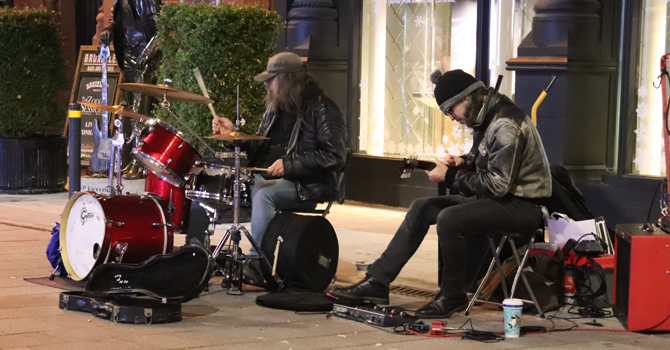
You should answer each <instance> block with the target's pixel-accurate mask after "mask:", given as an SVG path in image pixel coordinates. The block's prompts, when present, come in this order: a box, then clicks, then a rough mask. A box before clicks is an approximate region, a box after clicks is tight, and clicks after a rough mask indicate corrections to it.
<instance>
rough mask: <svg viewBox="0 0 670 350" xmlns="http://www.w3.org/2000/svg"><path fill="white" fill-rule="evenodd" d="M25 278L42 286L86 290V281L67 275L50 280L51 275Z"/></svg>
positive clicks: (77, 290)
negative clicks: (76, 279)
mask: <svg viewBox="0 0 670 350" xmlns="http://www.w3.org/2000/svg"><path fill="white" fill-rule="evenodd" d="M23 280H24V281H26V282H30V283H35V284H39V285H42V286H47V287H53V288H58V289H63V290H68V291H71V292H84V291H86V281H74V280H71V279H69V278H67V277H55V278H54V279H53V280H50V279H49V277H34V278H24V279H23Z"/></svg>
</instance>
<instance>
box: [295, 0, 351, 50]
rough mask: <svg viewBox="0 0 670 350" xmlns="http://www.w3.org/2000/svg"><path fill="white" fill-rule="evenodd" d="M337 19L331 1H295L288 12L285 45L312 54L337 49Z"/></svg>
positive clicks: (333, 4)
mask: <svg viewBox="0 0 670 350" xmlns="http://www.w3.org/2000/svg"><path fill="white" fill-rule="evenodd" d="M337 19H338V13H337V10H335V3H333V0H295V1H294V2H293V6H292V7H291V10H290V11H289V12H288V24H287V26H286V37H287V45H288V46H289V47H291V48H293V49H294V50H301V51H312V53H313V54H314V53H317V51H329V50H332V49H335V48H337V44H338V43H337V32H338V30H337Z"/></svg>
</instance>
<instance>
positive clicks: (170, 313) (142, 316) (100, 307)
mask: <svg viewBox="0 0 670 350" xmlns="http://www.w3.org/2000/svg"><path fill="white" fill-rule="evenodd" d="M58 307H59V308H61V309H63V310H70V311H80V312H85V313H90V314H92V315H93V316H95V317H98V318H102V319H105V320H111V321H114V322H115V323H135V324H158V323H171V322H179V321H181V303H175V302H171V303H165V304H163V303H161V302H159V301H157V300H154V299H148V298H131V297H124V296H116V297H115V296H109V295H100V294H89V293H85V292H63V293H60V296H59V300H58Z"/></svg>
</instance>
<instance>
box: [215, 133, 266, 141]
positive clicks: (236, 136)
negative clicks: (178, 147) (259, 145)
mask: <svg viewBox="0 0 670 350" xmlns="http://www.w3.org/2000/svg"><path fill="white" fill-rule="evenodd" d="M205 138H207V139H214V140H223V141H257V140H269V139H270V138H269V137H265V136H259V135H249V134H245V133H243V132H240V131H233V132H231V133H230V134H221V135H212V136H205Z"/></svg>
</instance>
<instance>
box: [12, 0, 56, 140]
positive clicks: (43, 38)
mask: <svg viewBox="0 0 670 350" xmlns="http://www.w3.org/2000/svg"><path fill="white" fill-rule="evenodd" d="M60 45H61V44H60V40H59V33H58V28H57V27H56V24H55V22H54V14H53V13H52V12H49V11H47V10H46V9H44V8H39V9H28V8H12V7H0V138H26V137H33V136H38V135H49V134H60V133H61V130H62V127H63V124H64V121H65V109H64V108H63V106H61V105H60V104H59V103H58V92H59V91H60V90H61V89H63V88H65V85H66V82H65V67H64V65H63V54H62V52H61V46H60Z"/></svg>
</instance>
